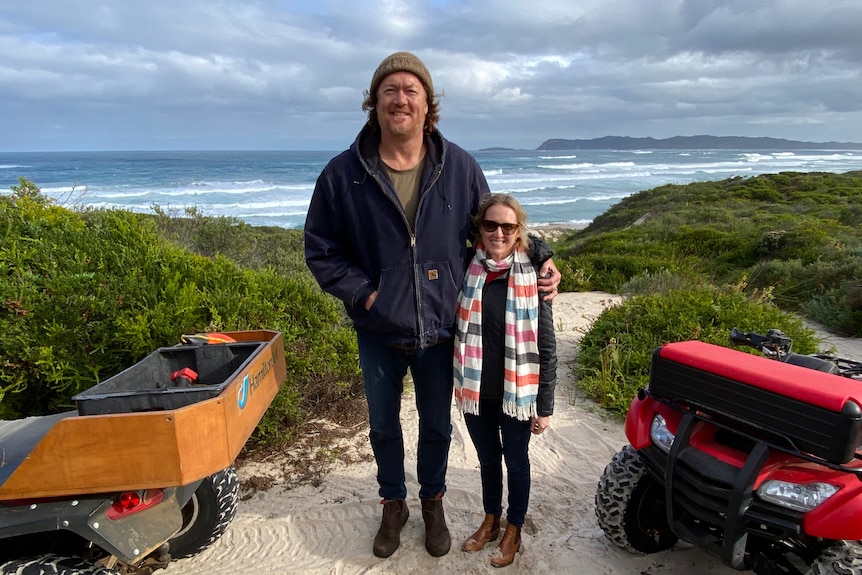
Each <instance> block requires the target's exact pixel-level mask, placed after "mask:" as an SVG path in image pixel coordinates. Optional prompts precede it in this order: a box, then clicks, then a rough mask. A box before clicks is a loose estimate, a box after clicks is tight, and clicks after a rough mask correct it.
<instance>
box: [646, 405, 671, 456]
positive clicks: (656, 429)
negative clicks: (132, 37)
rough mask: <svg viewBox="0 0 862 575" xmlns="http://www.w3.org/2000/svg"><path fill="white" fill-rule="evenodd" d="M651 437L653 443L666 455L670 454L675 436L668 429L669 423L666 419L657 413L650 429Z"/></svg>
mask: <svg viewBox="0 0 862 575" xmlns="http://www.w3.org/2000/svg"><path fill="white" fill-rule="evenodd" d="M649 436H650V439H652V442H653V443H655V444H656V445H657V446H658V448H659V449H661V450H662V451H664V452H665V453H670V446H671V445H673V438H674V435H673V433H671V431H670V429H668V428H667V421H665V419H664V417H662V416H661V415H659V414H658V413H656V414H655V415H654V416H653V418H652V424H651V425H650V428H649Z"/></svg>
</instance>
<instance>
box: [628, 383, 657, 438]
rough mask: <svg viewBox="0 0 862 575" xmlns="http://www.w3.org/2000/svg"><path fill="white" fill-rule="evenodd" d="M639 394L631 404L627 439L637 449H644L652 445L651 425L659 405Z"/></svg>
mask: <svg viewBox="0 0 862 575" xmlns="http://www.w3.org/2000/svg"><path fill="white" fill-rule="evenodd" d="M641 395H643V394H638V395H637V396H635V398H634V399H632V402H631V404H629V411H628V413H627V414H626V425H625V431H626V437H627V438H628V440H629V443H631V445H632V447H634V448H635V449H638V450H639V449H643V448H644V447H647V446H649V445H650V444H652V440H651V439H650V436H649V430H650V424H651V422H652V418H653V415H654V414H655V412H656V409H657V407H658V406H660V405H661V404H659V403H658V402H657V401H655V400H654V399H652V398H651V397H648V396H644V397H643V399H641V398H640V396H641Z"/></svg>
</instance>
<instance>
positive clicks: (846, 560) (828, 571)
mask: <svg viewBox="0 0 862 575" xmlns="http://www.w3.org/2000/svg"><path fill="white" fill-rule="evenodd" d="M805 575H862V541H836V542H835V543H833V544H832V545H830V546H829V547H827V548H826V549H824V550H823V552H822V553H821V554H820V556H819V557H818V558H817V559H815V560H814V562H813V563H812V564H811V566H810V567H809V568H808V571H806V573H805Z"/></svg>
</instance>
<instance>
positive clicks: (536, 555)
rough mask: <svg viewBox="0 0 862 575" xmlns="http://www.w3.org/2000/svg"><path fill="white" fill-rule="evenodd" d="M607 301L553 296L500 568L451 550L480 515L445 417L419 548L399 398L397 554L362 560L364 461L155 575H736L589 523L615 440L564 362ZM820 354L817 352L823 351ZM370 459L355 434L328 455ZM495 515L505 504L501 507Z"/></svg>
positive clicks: (265, 468)
mask: <svg viewBox="0 0 862 575" xmlns="http://www.w3.org/2000/svg"><path fill="white" fill-rule="evenodd" d="M618 300H619V298H618V297H616V296H612V295H609V294H605V293H598V292H592V293H564V294H560V295H559V296H558V297H557V300H556V302H555V304H554V314H555V325H556V327H557V337H558V354H559V357H560V366H559V371H558V376H559V385H558V388H557V390H558V392H557V395H558V397H557V402H556V409H555V415H554V416H553V417H552V418H551V427H550V428H549V429H548V430H547V431H546V432H545V433H544V434H543V435H541V436H534V437H533V439H532V442H531V444H530V458H531V462H532V470H533V484H532V494H531V499H530V507H529V511H528V513H527V522H526V523H525V526H524V530H523V543H522V551H521V553H519V554H518V555H517V557H516V559H515V562H514V563H513V564H512V565H511V566H509V567H505V568H503V569H495V568H493V567H491V566H490V564H489V563H488V559H489V557H490V554H491V552H492V551H493V549H495V545H494V544H491V545H489V546H487V547H486V548H485V549H484V550H482V551H480V552H477V553H465V552H462V551H461V550H460V545H461V542H462V541H463V540H464V539H465V538H467V537H468V536H469V535H470V534H471V533H472V532H473V531H474V530H475V529H476V527H478V525H479V523H480V522H481V519H482V517H483V511H482V504H481V494H480V483H479V469H478V463H477V460H476V454H475V450H474V449H473V445H472V443H471V442H470V440H469V436H468V435H467V432H466V429H465V427H464V422H463V419H462V418H461V417H460V416H459V415H458V414H457V412H456V411H455V410H454V408H453V426H454V431H453V434H452V446H451V450H450V456H449V473H448V478H447V479H448V491H447V493H446V496H445V499H444V502H445V506H444V507H445V511H446V518H447V523H448V525H449V529H450V531H451V533H452V550H451V551H450V552H449V554H448V555H446V556H444V557H441V558H433V557H431V556H430V555H428V553H427V552H426V551H425V546H424V527H423V523H422V517H421V510H420V506H419V501H418V498H417V493H418V490H419V486H418V483H417V482H416V474H415V462H416V437H417V429H416V428H417V425H416V420H417V416H416V408H415V405H414V402H413V396H412V394H410V393H406V394H405V397H404V401H403V403H402V421H403V424H404V434H405V448H406V450H407V457H406V469H407V489H408V506H409V508H410V514H411V515H410V519H409V521H408V522H407V525H405V527H404V529H403V531H402V533H401V547H400V548H399V549H398V550H397V551H396V552H395V553H394V554H393V555H392V556H391V557H389V558H388V559H378V558H376V557H374V555H372V553H371V543H372V539H373V537H374V534H375V532H376V530H377V527H378V525H379V522H380V514H381V512H382V507H381V506H380V505H379V498H378V497H377V483H376V481H375V465H374V462H373V460H370V461H367V462H360V463H352V464H349V465H345V464H341V463H336V464H335V466H334V468H333V469H332V470H331V471H330V472H329V473H328V474H327V475H326V476H325V477H324V478H323V480H322V482H321V483H320V484H319V485H317V486H312V485H303V486H300V487H297V488H294V489H284V488H283V487H282V486H280V485H279V484H276V485H275V486H274V487H272V488H271V489H269V490H268V491H262V492H258V493H256V494H255V495H253V496H252V497H251V498H250V499H248V500H246V501H242V502H241V503H240V506H239V511H238V513H237V516H236V518H235V519H234V521H233V523H232V524H231V526H230V529H229V530H228V532H227V533H226V534H225V535H224V536H223V537H222V538H221V539H220V540H219V541H218V542H216V543H215V544H214V545H213V546H212V547H211V548H210V549H208V550H207V551H205V552H203V553H201V554H200V555H198V556H197V557H194V558H190V559H183V560H179V561H175V562H174V563H172V564H171V565H169V566H168V568H167V570H166V571H160V572H159V573H165V575H192V574H200V575H217V574H220V573H224V574H235V573H278V574H302V575H312V574H321V575H323V574H339V575H341V574H343V575H349V574H360V573H362V574H398V575H403V574H407V573H440V574H441V575H442V574H447V575H448V574H450V573H459V574H478V573H499V574H501V575H502V574H505V573H524V574H527V573H529V574H531V575H537V574H546V575H550V574H556V573H574V574H640V575H645V574H667V575H690V574H692V573H698V574H723V575H731V574H732V573H737V571H734V570H733V569H730V568H729V567H724V566H722V565H721V564H720V563H719V562H718V561H717V560H716V559H713V558H711V557H710V556H708V555H706V554H704V553H702V552H700V551H698V550H696V549H692V548H690V547H689V546H687V545H684V544H677V546H676V547H674V548H673V549H670V550H668V551H665V552H662V553H657V554H654V555H635V554H632V553H628V552H626V551H623V550H621V549H619V548H617V547H615V546H614V545H612V544H611V543H610V541H609V540H608V539H607V538H606V537H605V536H604V534H603V533H602V531H601V530H600V529H599V527H598V526H597V524H596V519H595V512H594V510H593V497H594V494H595V488H596V482H597V481H598V478H599V476H600V475H601V473H602V470H603V469H604V467H605V465H606V464H607V463H608V461H609V460H610V458H611V456H612V455H613V454H614V453H615V452H616V451H618V450H619V449H620V448H621V447H622V446H623V445H625V444H626V443H627V441H626V438H625V434H624V433H623V425H622V422H621V421H618V420H614V419H611V418H609V417H608V416H607V415H604V414H602V413H601V412H600V410H597V409H596V408H594V407H593V406H592V405H591V404H590V403H589V402H588V401H585V400H583V399H579V400H577V401H576V402H575V405H571V404H570V402H569V401H568V399H569V398H570V397H572V396H573V390H572V381H571V374H570V369H569V368H570V365H571V362H572V360H573V358H574V353H575V351H576V344H577V342H578V340H579V339H580V337H581V335H583V333H584V332H585V331H586V330H587V328H588V326H589V325H590V323H591V322H592V320H593V319H595V318H596V317H597V316H598V315H599V314H600V313H601V311H602V310H603V309H604V308H605V307H606V306H608V305H612V304H613V303H615V302H616V301H618ZM828 345H834V346H835V348H836V349H837V350H838V352H839V354H841V355H844V356H845V357H850V358H854V359H862V340H859V339H844V338H835V337H832V338H830V339H829V342H828ZM828 345H827V346H826V347H828ZM340 447H341V449H342V450H344V449H347V450H353V451H358V452H360V454H365V455H370V453H371V449H370V447H369V445H368V439H367V426H360V427H359V428H357V431H356V433H355V436H354V437H353V438H352V439H351V440H349V441H347V442H345V444H344V445H342V446H340ZM280 469H281V466H280V465H279V464H278V462H271V463H267V464H265V465H262V466H261V465H259V464H255V465H247V466H245V467H243V468H241V469H240V470H239V472H240V476H241V477H249V476H251V475H259V474H261V473H264V474H266V473H269V474H270V475H271V476H275V477H278V476H279V474H280V473H281V471H280ZM504 508H505V502H504Z"/></svg>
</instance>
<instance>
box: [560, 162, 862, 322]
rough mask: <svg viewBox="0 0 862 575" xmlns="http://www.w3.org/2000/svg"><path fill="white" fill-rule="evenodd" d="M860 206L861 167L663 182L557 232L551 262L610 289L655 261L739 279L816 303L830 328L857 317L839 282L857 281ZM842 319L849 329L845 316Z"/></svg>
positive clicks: (786, 300) (655, 266)
mask: <svg viewBox="0 0 862 575" xmlns="http://www.w3.org/2000/svg"><path fill="white" fill-rule="evenodd" d="M859 206H862V172H858V171H857V172H848V173H846V174H831V173H817V172H815V173H810V174H801V173H795V172H783V173H780V174H764V175H760V176H755V177H752V178H742V177H734V178H729V179H727V180H723V181H716V182H695V183H690V184H684V185H677V184H669V185H666V186H660V187H658V188H654V189H652V190H646V191H643V192H639V193H637V194H634V195H632V196H629V197H627V198H625V199H623V200H622V201H620V202H619V203H617V204H615V205H614V206H612V207H611V208H610V209H609V210H608V211H607V212H605V213H604V214H602V215H600V216H599V217H597V218H596V219H595V220H594V221H593V222H592V223H591V224H590V225H589V226H587V227H586V228H584V229H582V230H575V231H573V232H572V233H570V234H567V235H566V236H564V237H562V238H560V240H559V241H558V242H557V243H556V245H555V250H556V255H555V261H556V262H557V264H558V265H559V266H563V265H568V267H569V268H570V269H577V270H580V271H581V272H582V274H583V276H584V277H586V278H588V282H587V285H588V288H587V289H602V290H607V291H613V292H616V291H617V290H620V289H623V288H622V286H624V285H626V284H627V283H628V282H633V281H635V278H638V277H643V278H646V277H650V276H653V275H654V274H657V273H660V271H661V270H666V271H667V272H668V273H669V274H671V275H683V276H691V277H698V276H699V277H702V278H704V279H706V280H707V281H708V282H709V283H713V284H715V285H724V284H731V285H733V284H736V283H739V282H740V281H741V280H743V279H744V280H745V281H744V283H746V284H747V286H748V288H747V289H749V290H751V291H756V292H758V293H764V292H766V291H770V292H771V293H772V294H773V296H774V298H775V300H774V301H775V303H776V304H777V305H778V306H779V307H782V308H784V309H787V310H794V311H802V312H804V313H815V311H816V313H817V316H818V317H820V318H824V319H828V320H829V321H831V322H832V323H831V324H829V327H836V328H837V325H838V322H837V321H836V320H837V318H841V317H847V318H850V321H849V324H850V325H853V326H855V325H856V324H857V322H856V321H855V320H853V318H854V317H855V316H854V315H853V313H852V312H850V311H849V308H848V307H847V305H845V304H844V303H842V300H843V298H842V295H841V294H843V291H842V288H841V285H842V284H843V283H844V282H851V283H852V282H862V225H859V224H860V223H862V208H860V207H859ZM564 282H565V279H564ZM641 283H644V282H641ZM564 286H565V284H564ZM626 289H629V288H626ZM832 292H834V293H832ZM826 293H832V295H831V296H830V297H824V296H825V294H826ZM815 298H816V302H815V301H814V300H815ZM829 306H834V308H833V309H832V310H831V311H829V312H828V313H827V309H826V308H827V307H829ZM841 325H842V327H841V329H842V331H843V330H847V328H848V322H846V321H845V322H842V323H841ZM853 330H854V331H852V332H851V333H852V334H853V335H857V336H862V329H859V328H858V327H854V328H853Z"/></svg>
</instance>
